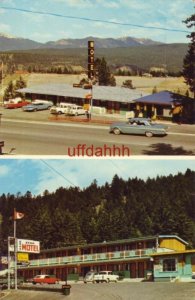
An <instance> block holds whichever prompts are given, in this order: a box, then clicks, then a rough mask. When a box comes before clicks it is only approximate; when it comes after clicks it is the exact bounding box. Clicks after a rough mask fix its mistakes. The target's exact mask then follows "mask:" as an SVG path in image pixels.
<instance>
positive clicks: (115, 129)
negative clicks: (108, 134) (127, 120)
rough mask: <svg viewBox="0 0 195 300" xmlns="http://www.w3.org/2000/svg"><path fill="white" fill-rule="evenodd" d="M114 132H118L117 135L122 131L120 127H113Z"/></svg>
mask: <svg viewBox="0 0 195 300" xmlns="http://www.w3.org/2000/svg"><path fill="white" fill-rule="evenodd" d="M113 132H114V134H116V135H119V134H120V133H121V132H120V129H118V128H114V129H113Z"/></svg>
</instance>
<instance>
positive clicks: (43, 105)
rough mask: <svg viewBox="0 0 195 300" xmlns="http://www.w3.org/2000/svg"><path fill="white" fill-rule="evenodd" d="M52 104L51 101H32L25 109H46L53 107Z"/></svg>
mask: <svg viewBox="0 0 195 300" xmlns="http://www.w3.org/2000/svg"><path fill="white" fill-rule="evenodd" d="M51 106H52V105H51V103H31V104H30V105H27V106H24V107H23V111H37V110H46V109H49V108H51Z"/></svg>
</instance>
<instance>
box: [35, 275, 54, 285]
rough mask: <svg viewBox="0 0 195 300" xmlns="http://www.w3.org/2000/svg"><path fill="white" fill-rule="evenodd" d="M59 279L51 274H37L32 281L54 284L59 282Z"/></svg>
mask: <svg viewBox="0 0 195 300" xmlns="http://www.w3.org/2000/svg"><path fill="white" fill-rule="evenodd" d="M59 281H60V279H59V278H56V277H55V276H53V275H37V276H35V277H34V278H33V280H32V283H33V284H36V283H40V284H43V283H47V284H55V283H59Z"/></svg>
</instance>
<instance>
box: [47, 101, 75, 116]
mask: <svg viewBox="0 0 195 300" xmlns="http://www.w3.org/2000/svg"><path fill="white" fill-rule="evenodd" d="M72 106H75V104H72V103H65V102H61V103H60V104H59V106H52V107H51V109H50V113H51V114H57V115H61V114H68V113H69V111H70V108H71V107H72Z"/></svg>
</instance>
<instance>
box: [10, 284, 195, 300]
mask: <svg viewBox="0 0 195 300" xmlns="http://www.w3.org/2000/svg"><path fill="white" fill-rule="evenodd" d="M64 297H66V296H65V295H63V294H62V293H61V292H48V291H45V292H44V291H25V290H18V291H11V292H10V293H9V294H7V296H6V297H5V299H7V300H18V299H20V300H26V299H28V300H32V299H36V300H56V299H58V300H60V299H64ZM67 299H71V300H78V299H79V300H100V299H101V300H195V284H194V283H170V282H167V283H154V282H136V283H135V282H133V283H125V282H124V283H122V282H121V283H109V284H107V283H102V284H92V283H90V284H72V287H71V293H70V295H69V296H67Z"/></svg>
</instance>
